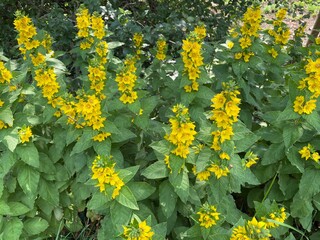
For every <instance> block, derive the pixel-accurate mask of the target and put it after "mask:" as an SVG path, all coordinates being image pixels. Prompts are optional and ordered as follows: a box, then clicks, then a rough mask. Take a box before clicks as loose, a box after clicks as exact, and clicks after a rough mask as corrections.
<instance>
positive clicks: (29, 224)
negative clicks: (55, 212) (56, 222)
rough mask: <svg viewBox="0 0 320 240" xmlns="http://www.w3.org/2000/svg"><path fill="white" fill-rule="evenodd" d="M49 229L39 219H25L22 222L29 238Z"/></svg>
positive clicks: (44, 222) (45, 223)
mask: <svg viewBox="0 0 320 240" xmlns="http://www.w3.org/2000/svg"><path fill="white" fill-rule="evenodd" d="M48 227H49V224H48V222H47V221H46V220H44V219H43V218H41V217H34V218H31V219H27V220H26V221H25V222H24V227H23V229H24V230H25V231H26V232H27V233H28V234H29V236H33V235H36V234H39V233H42V232H43V231H45V230H46V229H47V228H48Z"/></svg>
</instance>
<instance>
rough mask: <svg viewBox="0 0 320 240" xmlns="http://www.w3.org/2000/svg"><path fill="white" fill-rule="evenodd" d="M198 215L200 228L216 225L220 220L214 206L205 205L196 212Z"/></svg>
mask: <svg viewBox="0 0 320 240" xmlns="http://www.w3.org/2000/svg"><path fill="white" fill-rule="evenodd" d="M197 214H198V215H199V223H200V226H201V227H205V228H210V227H212V226H214V225H216V224H217V221H218V220H219V219H220V217H219V215H220V213H218V212H217V208H216V207H215V206H214V205H209V204H208V203H205V204H204V205H203V206H202V207H201V208H200V209H199V211H198V212H197Z"/></svg>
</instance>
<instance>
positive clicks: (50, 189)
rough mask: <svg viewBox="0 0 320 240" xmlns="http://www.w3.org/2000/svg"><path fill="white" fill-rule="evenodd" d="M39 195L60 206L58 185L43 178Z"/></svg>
mask: <svg viewBox="0 0 320 240" xmlns="http://www.w3.org/2000/svg"><path fill="white" fill-rule="evenodd" d="M39 185H40V187H39V195H40V197H42V198H43V199H44V200H46V201H47V202H49V203H50V204H52V205H53V206H59V191H58V185H57V184H55V183H53V182H49V181H46V180H45V179H41V184H39Z"/></svg>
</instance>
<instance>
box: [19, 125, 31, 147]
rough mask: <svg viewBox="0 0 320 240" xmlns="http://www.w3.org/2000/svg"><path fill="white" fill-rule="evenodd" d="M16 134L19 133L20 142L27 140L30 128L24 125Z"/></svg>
mask: <svg viewBox="0 0 320 240" xmlns="http://www.w3.org/2000/svg"><path fill="white" fill-rule="evenodd" d="M18 134H19V137H20V141H21V143H25V142H29V141H30V138H31V137H32V131H31V128H30V127H26V126H24V127H22V128H21V129H20V130H19V131H18Z"/></svg>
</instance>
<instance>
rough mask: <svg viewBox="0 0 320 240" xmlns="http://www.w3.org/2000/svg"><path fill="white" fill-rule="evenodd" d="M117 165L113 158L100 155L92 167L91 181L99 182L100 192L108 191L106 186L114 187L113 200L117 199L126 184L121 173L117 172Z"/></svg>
mask: <svg viewBox="0 0 320 240" xmlns="http://www.w3.org/2000/svg"><path fill="white" fill-rule="evenodd" d="M115 165H116V163H115V162H114V161H113V159H112V156H100V155H98V156H97V157H96V158H95V159H94V161H93V163H92V167H91V171H92V177H91V179H93V180H95V179H97V180H98V184H97V187H99V189H100V192H105V191H106V186H109V187H113V192H112V196H111V197H112V199H115V198H116V197H117V196H118V195H119V192H120V190H121V188H122V187H123V186H124V182H123V181H122V179H121V178H120V177H119V173H118V172H117V171H116V170H115Z"/></svg>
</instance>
